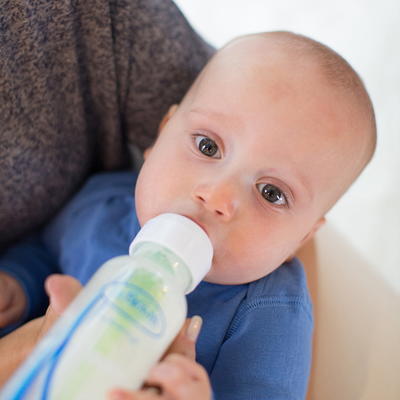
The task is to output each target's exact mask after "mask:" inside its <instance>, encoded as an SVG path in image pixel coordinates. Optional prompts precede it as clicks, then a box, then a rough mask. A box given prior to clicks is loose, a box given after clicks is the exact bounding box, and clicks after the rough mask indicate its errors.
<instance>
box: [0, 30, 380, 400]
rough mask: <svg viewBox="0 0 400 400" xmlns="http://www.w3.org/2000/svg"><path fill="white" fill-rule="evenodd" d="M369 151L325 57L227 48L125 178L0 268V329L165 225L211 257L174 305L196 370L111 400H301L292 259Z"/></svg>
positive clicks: (367, 106) (172, 363)
mask: <svg viewBox="0 0 400 400" xmlns="http://www.w3.org/2000/svg"><path fill="white" fill-rule="evenodd" d="M375 143H376V126H375V119H374V112H373V108H372V104H371V101H370V99H369V96H368V94H367V92H366V90H365V88H364V86H363V84H362V82H361V80H360V78H359V77H358V76H357V74H356V73H355V72H354V70H353V69H352V68H351V67H350V66H349V64H348V63H347V62H346V61H345V60H343V59H342V58H341V57H340V56H339V55H337V54H336V53H335V52H333V51H332V50H331V49H329V48H327V47H325V46H324V45H322V44H320V43H318V42H315V41H313V40H311V39H309V38H306V37H304V36H301V35H296V34H293V33H289V32H271V33H261V34H254V35H248V36H244V37H240V38H238V39H235V40H233V41H232V42H230V43H228V45H226V46H225V47H224V48H222V49H221V50H220V51H219V52H218V53H217V54H216V55H215V56H214V57H213V58H212V59H211V60H210V62H209V63H208V64H207V65H206V67H205V68H204V69H203V71H202V72H201V73H200V75H199V76H198V78H197V79H196V81H195V82H194V84H193V85H192V87H191V88H190V90H189V91H188V93H187V94H186V96H185V97H184V99H183V100H182V102H181V103H180V104H179V105H173V106H172V107H171V108H170V109H169V111H168V113H167V114H166V115H165V117H164V119H163V120H162V121H161V123H160V127H159V135H158V138H157V140H156V142H155V143H154V144H153V146H152V147H151V148H149V149H147V151H146V152H145V154H144V158H145V161H144V164H143V166H142V168H141V170H140V172H139V174H138V176H136V173H132V172H125V173H107V174H102V175H98V176H96V177H94V178H92V179H91V180H90V181H89V182H88V183H87V185H86V186H85V187H84V188H83V189H82V190H81V192H80V193H79V194H78V195H77V196H76V197H75V198H74V199H73V200H72V202H71V203H70V204H69V205H68V206H67V207H66V208H65V209H64V210H63V211H62V213H61V214H60V215H59V216H58V217H57V218H56V219H55V220H54V221H53V222H52V223H51V224H50V225H49V226H48V227H47V228H46V229H44V230H43V232H41V233H40V234H39V235H38V236H37V237H33V238H31V239H30V240H29V242H25V243H20V244H17V245H16V246H15V247H13V248H12V249H9V250H8V251H7V252H6V253H5V254H3V255H2V257H1V259H0V269H1V271H2V273H1V274H2V275H1V276H2V280H1V281H0V283H1V285H2V286H1V292H0V293H1V294H0V310H1V312H0V315H1V318H2V319H1V321H0V324H2V326H6V325H7V323H10V322H16V321H17V320H19V319H21V317H23V318H25V319H26V318H27V316H28V317H31V316H32V315H34V313H35V311H36V309H37V308H39V306H40V305H41V304H42V303H43V298H45V297H44V295H43V297H42V298H41V295H40V294H39V293H40V290H39V289H38V287H39V288H41V287H42V284H43V281H44V279H45V277H46V276H48V275H49V274H50V273H52V272H54V271H57V269H58V268H59V269H60V270H61V272H63V273H65V274H70V275H73V276H75V277H77V278H78V279H79V280H80V281H81V282H82V283H85V282H86V281H87V280H88V279H89V278H90V276H91V275H92V274H93V273H94V272H95V270H96V269H97V268H98V267H99V266H100V265H101V264H102V263H103V262H104V261H106V260H107V259H109V258H111V257H113V256H116V255H120V254H124V253H126V252H127V249H128V245H129V242H130V241H131V240H132V238H133V237H134V235H135V234H136V233H137V231H138V230H139V229H140V226H141V225H143V224H144V223H145V222H146V221H147V220H149V219H150V218H152V217H154V216H156V215H158V214H160V213H164V212H173V213H178V214H182V215H185V216H187V217H189V218H191V219H192V220H194V221H195V222H197V223H198V224H199V225H200V226H201V227H202V228H203V229H204V230H205V231H206V232H207V234H208V236H209V237H210V240H211V242H212V244H213V248H214V258H213V263H212V268H211V270H210V272H209V273H208V274H207V276H206V277H205V279H204V281H203V282H202V283H201V284H200V285H199V287H198V288H197V289H196V290H195V291H194V292H193V293H191V294H190V295H189V296H188V306H189V313H188V314H189V315H194V314H198V315H200V316H201V317H202V318H203V320H204V325H203V329H202V332H201V334H200V336H199V340H198V343H197V358H196V360H197V361H193V360H189V359H184V357H181V358H179V357H175V358H174V357H172V359H171V358H170V359H168V360H166V361H163V362H161V363H160V364H159V365H158V366H157V367H156V368H155V370H154V371H153V373H152V376H151V377H150V379H149V380H150V382H151V383H152V384H155V385H157V386H160V387H161V388H162V390H163V392H162V394H157V393H154V392H135V393H130V394H129V393H127V392H121V391H120V392H118V393H119V396H120V397H119V398H127V399H129V398H130V399H142V398H143V399H153V398H154V399H160V398H168V399H176V400H181V399H188V398H190V399H191V400H196V399H199V400H200V399H202V400H204V399H208V398H210V396H211V391H213V393H214V397H215V399H229V400H234V399H250V398H254V399H262V398H265V399H292V398H293V399H300V398H304V396H305V394H306V389H307V381H308V375H309V369H310V362H311V336H312V312H311V304H310V299H309V295H308V291H307V287H306V281H305V276H304V271H303V268H302V266H301V265H300V263H299V261H298V260H297V259H296V258H294V254H295V253H296V251H297V250H298V249H299V248H300V247H301V246H302V245H303V244H304V243H305V242H306V241H307V240H309V239H310V238H311V237H312V236H313V235H314V234H315V232H316V231H317V230H318V228H319V227H320V226H321V225H322V224H323V223H324V221H325V219H324V215H325V214H326V212H327V211H328V210H329V209H330V208H331V207H332V206H333V205H334V204H335V203H336V201H337V200H338V199H339V198H340V196H341V195H342V194H343V193H344V192H345V191H346V190H347V189H348V187H349V186H350V185H351V183H352V182H353V181H354V180H355V179H356V178H357V177H358V175H359V174H360V173H361V171H362V170H363V168H364V167H365V165H366V164H367V163H368V162H369V160H370V159H371V157H372V155H373V153H374V149H375ZM133 190H135V204H134V202H133V201H132V193H133ZM39 275H40V276H39ZM36 276H39V277H38V278H36ZM32 294H33V295H32ZM204 370H205V371H206V372H207V373H205V372H204Z"/></svg>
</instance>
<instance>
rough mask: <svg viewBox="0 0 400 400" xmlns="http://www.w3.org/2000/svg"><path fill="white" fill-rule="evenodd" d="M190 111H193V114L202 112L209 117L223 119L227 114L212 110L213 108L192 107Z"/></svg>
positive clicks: (201, 113)
mask: <svg viewBox="0 0 400 400" xmlns="http://www.w3.org/2000/svg"><path fill="white" fill-rule="evenodd" d="M189 113H193V114H200V115H203V116H206V117H208V118H212V119H217V120H221V119H226V118H227V115H225V114H223V113H221V112H218V111H211V110H205V109H203V108H198V107H195V108H192V109H191V110H190V111H189Z"/></svg>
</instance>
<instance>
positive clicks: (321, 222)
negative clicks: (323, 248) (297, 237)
mask: <svg viewBox="0 0 400 400" xmlns="http://www.w3.org/2000/svg"><path fill="white" fill-rule="evenodd" d="M325 222H326V219H325V217H321V218H320V219H319V220H318V221H317V222H316V223H315V224H314V226H313V227H312V228H311V229H310V231H309V232H308V233H307V235H306V236H304V238H303V239H302V240H301V242H300V244H299V246H298V247H297V249H296V251H295V252H293V254H292V255H291V256H290V257H288V258H287V259H286V261H290V260H292V259H293V258H294V257H295V256H296V254H297V253H298V251H299V250H300V249H301V248H303V246H304V245H305V244H306V243H307V242H308V241H309V240H311V239H312V238H313V237H314V235H315V234H316V233H317V231H318V229H319V228H321V226H322V225H324V224H325Z"/></svg>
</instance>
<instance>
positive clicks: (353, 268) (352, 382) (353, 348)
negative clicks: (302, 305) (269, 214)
mask: <svg viewBox="0 0 400 400" xmlns="http://www.w3.org/2000/svg"><path fill="white" fill-rule="evenodd" d="M399 245H400V243H399ZM299 257H300V259H302V261H303V262H304V264H305V265H306V272H307V276H308V281H309V287H310V291H311V296H312V298H313V302H314V316H315V334H314V354H313V366H312V372H311V379H310V385H309V393H308V400H399V399H400V296H399V295H398V294H396V293H394V291H393V290H391V288H390V287H388V285H387V283H385V282H383V280H382V278H380V277H379V276H376V274H375V273H374V272H373V271H374V270H373V269H372V268H371V266H370V265H369V264H368V261H367V260H365V259H364V258H363V257H362V256H361V255H360V254H358V253H357V251H355V249H353V248H352V247H351V246H350V245H349V244H348V243H347V241H346V240H345V238H344V237H343V236H341V235H340V233H339V232H337V231H336V230H335V229H334V228H333V227H332V226H330V225H329V223H327V225H326V226H325V227H323V228H322V229H321V230H320V231H319V232H318V234H317V235H316V238H315V239H314V240H313V241H311V242H310V243H308V244H307V245H306V246H305V247H304V248H303V249H302V250H301V251H300V252H299Z"/></svg>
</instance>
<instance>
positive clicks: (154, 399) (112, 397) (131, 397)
mask: <svg viewBox="0 0 400 400" xmlns="http://www.w3.org/2000/svg"><path fill="white" fill-rule="evenodd" d="M160 399H163V397H160V396H159V395H158V392H157V391H153V390H151V389H150V390H140V391H138V392H137V391H135V392H129V391H128V390H123V389H114V390H112V391H111V392H110V393H109V395H108V397H107V400H160Z"/></svg>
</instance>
